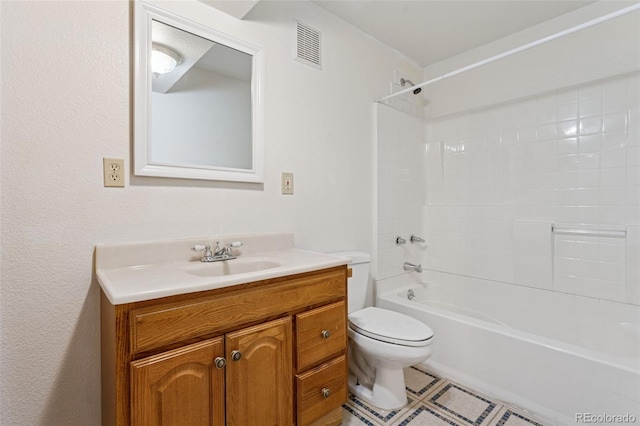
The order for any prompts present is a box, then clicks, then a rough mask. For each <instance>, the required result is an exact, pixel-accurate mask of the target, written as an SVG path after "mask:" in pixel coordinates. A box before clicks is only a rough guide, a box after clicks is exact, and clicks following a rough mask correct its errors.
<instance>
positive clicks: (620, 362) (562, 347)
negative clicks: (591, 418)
mask: <svg viewBox="0 0 640 426" xmlns="http://www.w3.org/2000/svg"><path fill="white" fill-rule="evenodd" d="M417 288H422V289H424V287H422V286H421V285H420V284H410V285H404V286H402V287H399V288H396V289H394V290H389V291H386V292H384V293H382V294H378V296H377V298H376V306H377V305H379V300H380V299H384V300H385V301H388V302H392V303H399V304H401V305H403V306H405V307H407V308H413V309H418V306H426V308H425V309H426V310H428V311H429V312H430V313H432V314H435V315H439V316H441V317H445V318H449V319H452V320H454V321H458V322H460V323H463V324H465V325H469V326H473V327H478V328H481V329H483V330H485V331H490V332H494V333H498V334H501V335H504V336H509V337H513V338H515V339H517V340H520V341H524V342H527V343H529V344H539V345H541V346H543V347H545V348H547V349H550V350H554V351H558V352H562V353H565V354H571V355H574V356H578V357H580V358H583V359H586V360H589V361H591V362H596V363H603V364H605V365H607V366H609V367H612V368H618V369H621V370H623V371H625V372H627V373H630V374H634V375H636V376H638V379H640V357H618V356H614V355H608V354H604V353H601V352H597V351H594V350H592V349H588V348H584V347H581V346H578V345H574V344H571V343H567V342H562V341H560V340H555V339H551V338H549V337H545V336H541V335H539V334H535V333H531V332H528V331H524V330H519V329H517V328H513V327H510V326H508V325H507V326H502V325H498V324H493V323H490V322H487V321H483V320H481V319H477V318H471V317H468V316H465V315H462V314H458V313H456V312H452V311H447V310H445V309H441V308H438V307H436V306H431V305H427V304H425V303H421V302H416V301H412V300H409V299H404V298H402V297H401V296H400V295H399V294H398V293H401V292H406V291H408V290H409V289H417ZM416 305H417V306H416ZM427 325H428V324H427ZM508 331H509V332H508ZM434 337H435V336H434ZM606 358H613V360H611V359H606ZM632 362H634V363H635V364H636V368H633V366H631V365H627V364H630V363H632Z"/></svg>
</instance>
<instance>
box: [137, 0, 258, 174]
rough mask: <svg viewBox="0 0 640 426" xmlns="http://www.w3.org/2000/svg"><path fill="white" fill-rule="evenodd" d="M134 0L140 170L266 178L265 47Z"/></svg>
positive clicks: (142, 172)
mask: <svg viewBox="0 0 640 426" xmlns="http://www.w3.org/2000/svg"><path fill="white" fill-rule="evenodd" d="M137 3H139V4H141V5H142V6H141V7H140V8H138V9H137V12H138V14H139V15H142V16H143V17H144V18H145V19H141V18H140V16H138V17H137V19H136V25H137V27H138V28H136V35H137V42H138V43H139V46H138V47H139V50H140V52H141V53H140V54H139V58H138V59H139V63H138V64H137V65H138V67H137V71H138V72H137V80H136V83H137V85H136V87H137V90H136V111H135V112H136V132H135V141H134V142H135V154H136V155H135V158H134V161H135V171H136V174H139V175H144V176H164V177H182V178H194V179H214V180H231V181H242V182H262V145H261V134H260V133H261V132H260V125H261V105H260V101H261V96H260V79H261V78H260V74H261V65H260V62H259V59H260V57H261V54H260V53H261V52H260V50H259V49H257V48H255V47H253V46H250V45H248V44H246V43H244V42H241V41H238V40H235V39H232V38H230V37H229V36H226V35H222V34H220V33H217V32H214V31H213V30H211V29H208V28H205V27H201V26H195V25H193V23H192V22H190V21H186V20H181V19H180V18H178V17H176V16H174V15H171V14H169V13H168V12H164V11H161V10H159V9H157V8H155V7H153V6H151V5H148V4H145V3H141V2H137ZM140 27H143V28H140ZM149 28H150V31H149ZM149 35H150V38H149ZM142 51H144V53H143V52H142ZM141 88H146V90H144V91H143V90H141ZM142 106H146V108H142ZM145 130H146V131H145Z"/></svg>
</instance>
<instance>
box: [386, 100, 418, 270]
mask: <svg viewBox="0 0 640 426" xmlns="http://www.w3.org/2000/svg"><path fill="white" fill-rule="evenodd" d="M376 108H377V134H378V147H377V158H378V165H377V169H378V176H377V179H378V184H377V186H378V193H377V205H378V212H377V217H378V221H377V241H376V246H377V247H376V258H375V259H374V261H375V267H374V270H375V273H376V278H377V279H378V280H380V279H383V278H388V277H393V276H397V275H400V274H404V273H405V271H404V270H403V269H402V263H403V262H405V261H408V262H412V263H420V259H421V258H422V252H423V250H424V248H425V247H426V246H424V245H422V244H411V243H409V237H410V235H411V234H415V235H418V236H420V234H421V229H422V226H421V224H422V217H423V206H424V199H425V197H424V196H425V178H424V173H425V169H424V166H423V164H424V163H425V161H426V146H427V145H426V144H425V142H424V125H425V124H424V121H423V120H421V119H419V118H416V117H413V116H411V115H408V114H406V113H404V112H401V111H398V110H396V109H394V108H392V107H389V106H386V105H381V104H377V106H376ZM397 236H401V237H402V238H404V239H405V240H407V243H406V244H404V245H402V246H398V245H396V244H395V239H396V237H397Z"/></svg>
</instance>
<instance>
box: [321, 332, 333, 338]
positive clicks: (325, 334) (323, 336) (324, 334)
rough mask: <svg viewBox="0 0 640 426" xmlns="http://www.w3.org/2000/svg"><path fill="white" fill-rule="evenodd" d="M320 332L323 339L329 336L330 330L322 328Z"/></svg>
mask: <svg viewBox="0 0 640 426" xmlns="http://www.w3.org/2000/svg"><path fill="white" fill-rule="evenodd" d="M321 334H322V338H323V339H328V338H329V337H331V332H330V331H329V330H322V333H321Z"/></svg>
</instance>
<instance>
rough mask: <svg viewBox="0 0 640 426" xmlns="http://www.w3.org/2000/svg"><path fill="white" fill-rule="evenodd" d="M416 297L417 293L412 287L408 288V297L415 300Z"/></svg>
mask: <svg viewBox="0 0 640 426" xmlns="http://www.w3.org/2000/svg"><path fill="white" fill-rule="evenodd" d="M415 297H416V294H415V293H414V292H413V289H412V288H410V289H409V290H407V299H409V300H413V299H414V298H415Z"/></svg>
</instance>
